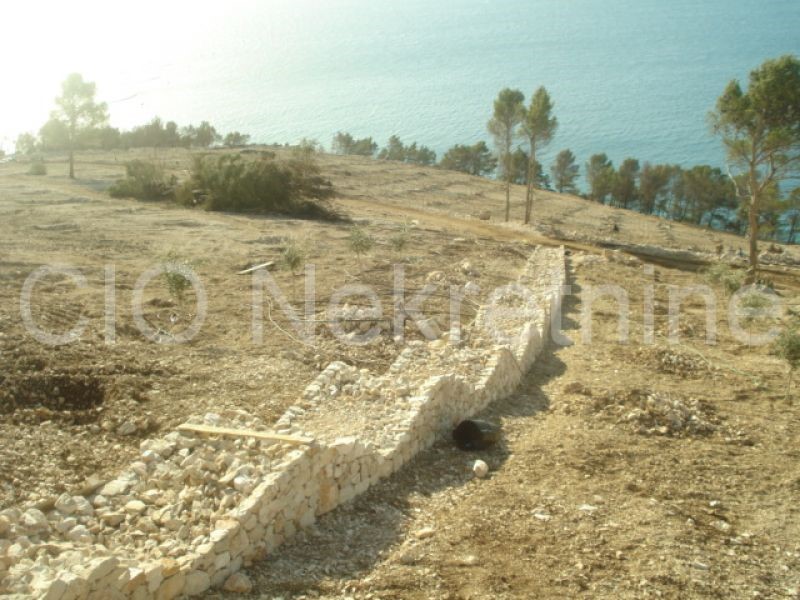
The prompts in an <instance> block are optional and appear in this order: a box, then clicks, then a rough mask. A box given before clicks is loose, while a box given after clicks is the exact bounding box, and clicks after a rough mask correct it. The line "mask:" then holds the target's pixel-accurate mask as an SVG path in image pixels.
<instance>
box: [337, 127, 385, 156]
mask: <svg viewBox="0 0 800 600" xmlns="http://www.w3.org/2000/svg"><path fill="white" fill-rule="evenodd" d="M377 150H378V144H377V143H376V142H374V141H373V140H372V138H371V137H368V138H362V139H360V140H357V139H355V138H353V136H352V135H350V134H349V133H347V132H342V131H340V132H338V133H337V134H336V135H335V136H334V137H333V144H332V145H331V151H332V152H333V153H334V154H355V155H357V156H373V155H374V154H375V152H377Z"/></svg>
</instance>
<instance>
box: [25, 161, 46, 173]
mask: <svg viewBox="0 0 800 600" xmlns="http://www.w3.org/2000/svg"><path fill="white" fill-rule="evenodd" d="M28 175H37V176H41V175H47V165H46V164H45V163H44V161H43V160H35V161H33V162H32V163H31V166H30V168H29V169H28Z"/></svg>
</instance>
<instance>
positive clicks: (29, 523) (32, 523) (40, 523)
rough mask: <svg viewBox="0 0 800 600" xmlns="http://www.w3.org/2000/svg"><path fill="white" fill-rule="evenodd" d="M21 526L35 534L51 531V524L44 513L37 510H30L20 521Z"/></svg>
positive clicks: (23, 514)
mask: <svg viewBox="0 0 800 600" xmlns="http://www.w3.org/2000/svg"><path fill="white" fill-rule="evenodd" d="M19 522H20V525H22V526H23V527H24V528H25V529H28V530H30V531H33V532H39V531H44V530H47V529H50V523H48V521H47V517H46V516H44V513H43V512H42V511H40V510H38V509H36V508H29V509H28V510H26V511H25V512H24V513H22V516H21V517H20V519H19Z"/></svg>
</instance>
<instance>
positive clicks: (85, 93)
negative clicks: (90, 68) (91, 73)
mask: <svg viewBox="0 0 800 600" xmlns="http://www.w3.org/2000/svg"><path fill="white" fill-rule="evenodd" d="M96 92H97V87H96V86H95V84H94V83H91V82H88V81H84V80H83V77H82V76H81V75H79V74H78V73H73V74H71V75H70V76H69V77H67V79H66V80H65V81H64V83H63V84H62V85H61V96H59V97H58V98H56V107H57V108H56V110H55V111H53V114H52V117H51V120H54V121H57V122H59V123H62V124H63V125H64V126H65V127H66V135H67V140H66V141H67V149H68V150H69V176H70V178H71V179H75V144H76V141H77V139H78V136H79V135H80V134H81V133H82V132H83V131H85V130H87V129H93V128H95V127H99V126H101V125H104V124H105V123H106V121H108V106H107V105H106V104H105V102H97V101H95V93H96Z"/></svg>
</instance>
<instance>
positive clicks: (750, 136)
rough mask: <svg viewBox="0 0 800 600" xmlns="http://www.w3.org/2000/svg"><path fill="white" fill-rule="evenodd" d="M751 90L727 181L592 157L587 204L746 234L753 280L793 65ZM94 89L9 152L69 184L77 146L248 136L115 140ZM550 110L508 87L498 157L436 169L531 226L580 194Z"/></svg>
mask: <svg viewBox="0 0 800 600" xmlns="http://www.w3.org/2000/svg"><path fill="white" fill-rule="evenodd" d="M748 84H749V85H748V89H747V90H745V89H743V87H742V85H741V84H740V82H738V81H736V80H733V81H731V82H730V83H729V84H728V86H727V87H726V89H725V90H724V92H723V94H722V95H721V96H720V97H719V99H718V101H717V103H716V105H715V107H714V108H713V110H712V111H711V113H710V115H709V118H710V122H711V129H712V131H713V132H714V133H715V134H717V135H718V136H719V137H720V138H721V140H722V142H723V144H724V146H725V149H726V155H727V162H728V165H727V166H728V168H727V170H726V171H725V172H723V171H722V170H721V169H719V168H716V167H712V166H709V165H698V166H695V167H692V168H690V169H684V168H682V167H680V166H677V165H664V164H650V163H648V162H645V163H644V164H641V163H640V162H639V160H638V159H635V158H626V159H625V160H623V161H622V163H621V164H620V165H619V167H615V166H614V164H613V162H612V161H611V160H610V159H609V158H608V156H607V155H606V154H602V153H601V154H595V155H593V156H591V157H590V158H589V160H588V162H587V163H586V165H585V169H586V180H587V182H588V185H589V189H588V190H587V192H586V194H584V197H586V198H588V199H591V200H594V201H596V202H600V203H603V204H610V205H612V206H616V207H619V208H623V209H629V210H637V211H639V212H642V213H645V214H651V215H658V216H661V217H666V218H669V219H674V220H679V221H687V222H691V223H696V224H700V225H708V226H714V227H716V228H723V229H729V230H732V231H737V232H739V233H746V234H747V235H748V238H749V250H750V252H749V255H750V277H751V279H752V278H754V277H755V273H756V271H757V263H758V240H759V239H761V238H764V237H770V236H772V237H775V236H776V234H777V232H778V229H779V228H778V225H779V222H780V221H781V219H783V221H784V222H785V223H788V225H789V227H790V230H789V241H790V242H791V241H793V238H794V234H795V232H796V231H797V229H798V228H799V227H800V191H799V190H800V188H797V187H795V188H794V189H787V188H788V187H790V186H789V185H787V184H788V183H789V182H793V181H796V180H797V179H798V178H800V61H798V59H797V57H795V56H791V55H787V56H783V57H780V58H778V59H774V60H768V61H766V62H764V63H763V64H762V65H761V66H760V67H758V68H757V69H755V70H753V71H752V72H751V73H750V77H749V82H748ZM95 92H96V90H95V84H94V83H90V82H86V81H84V80H83V78H82V77H81V76H80V75H78V74H72V75H70V76H69V77H68V78H67V79H66V81H64V83H63V84H62V93H61V96H59V97H58V98H57V99H56V109H55V110H54V111H53V113H52V114H51V118H50V120H49V121H48V122H47V123H45V125H44V126H43V127H42V128H41V129H40V131H39V133H38V136H35V135H33V134H31V133H25V134H22V135H20V136H19V138H18V139H17V152H20V153H23V154H24V153H34V152H37V151H39V150H56V149H59V150H60V149H66V150H68V151H69V163H70V177H74V151H75V150H76V149H77V148H81V147H86V146H95V147H97V146H99V147H102V148H106V149H114V148H129V147H150V146H156V147H158V146H161V147H209V146H211V145H213V144H219V143H220V142H222V143H224V144H225V145H227V146H240V145H245V144H247V143H248V141H249V136H248V135H245V134H242V133H239V132H232V133H229V134H228V135H226V136H225V137H222V136H221V135H220V134H219V133H218V132H217V130H216V129H215V128H214V127H213V126H212V125H211V124H210V123H208V122H207V121H203V122H202V123H200V125H198V126H192V125H189V126H187V127H182V128H180V127H178V125H177V124H176V123H174V122H172V121H170V122H167V123H163V122H162V121H161V119H159V118H155V119H153V120H152V121H151V122H150V123H148V124H146V125H143V126H140V127H135V128H134V129H132V130H130V131H120V130H118V129H115V128H113V127H110V126H109V125H108V107H107V105H106V104H105V103H99V102H97V101H96V100H95ZM553 111H554V103H553V101H552V99H551V98H550V95H549V93H548V92H547V90H546V89H545V88H544V87H539V88H538V89H537V90H536V91H535V92H534V93H533V95H532V96H531V99H530V102H529V103H528V104H527V105H526V104H525V96H524V94H523V93H522V92H521V91H520V90H516V89H511V88H505V89H503V90H501V91H500V92H499V94H498V95H497V98H496V99H495V100H494V104H493V112H492V116H491V118H490V120H489V121H488V123H487V130H488V132H489V133H490V134H491V136H492V139H493V141H494V146H495V151H494V152H492V151H491V150H490V149H489V147H488V145H487V144H486V142H485V141H479V142H476V143H474V144H472V145H464V144H457V145H455V146H453V147H451V148H450V149H449V150H448V151H447V152H446V153H445V154H444V156H443V157H442V159H441V161H440V162H439V163H438V166H440V167H441V168H446V169H453V170H457V171H463V172H465V173H469V174H472V175H479V176H489V175H492V174H496V176H497V177H498V178H500V179H502V180H503V181H504V182H505V191H506V203H505V218H506V220H507V221H508V220H509V219H510V210H511V203H510V188H511V185H512V184H513V183H517V184H523V185H525V186H526V195H525V205H524V215H523V220H524V222H525V223H529V222H530V221H531V219H532V217H533V212H534V200H535V197H536V190H537V189H542V188H545V189H555V190H556V191H558V192H568V193H573V194H579V193H580V190H579V189H578V187H577V185H576V182H577V180H578V177H579V175H580V167H579V165H578V163H577V160H576V157H575V155H574V154H573V153H572V152H571V151H570V150H569V149H564V150H561V151H560V152H559V153H558V154H557V156H556V158H555V161H554V162H553V164H552V165H551V167H550V174H549V175H546V174H545V173H544V169H543V166H542V164H541V162H540V160H539V156H540V153H541V151H542V150H543V149H544V148H546V147H548V146H549V144H550V143H551V142H552V141H553V139H554V137H555V134H556V132H557V130H558V120H557V118H556V117H555V115H554V114H553ZM332 151H333V152H335V153H339V154H356V155H362V156H373V157H374V156H376V155H377V158H379V159H383V160H396V161H401V162H406V163H411V164H420V165H434V164H437V163H436V153H435V152H434V151H432V150H431V149H430V148H428V147H426V146H424V145H419V144H417V142H412V143H411V144H405V143H403V142H402V141H401V140H400V138H399V137H398V136H391V137H390V138H389V141H388V143H387V145H386V146H385V147H384V148H382V149H380V150H379V149H378V144H377V143H376V142H375V141H374V140H373V139H372V138H371V137H367V138H362V139H356V138H354V137H353V136H352V135H351V134H349V133H346V132H338V133H337V134H336V135H335V137H334V139H333V144H332ZM782 184H783V185H782ZM731 214H733V215H735V216H734V218H730V215H731Z"/></svg>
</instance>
